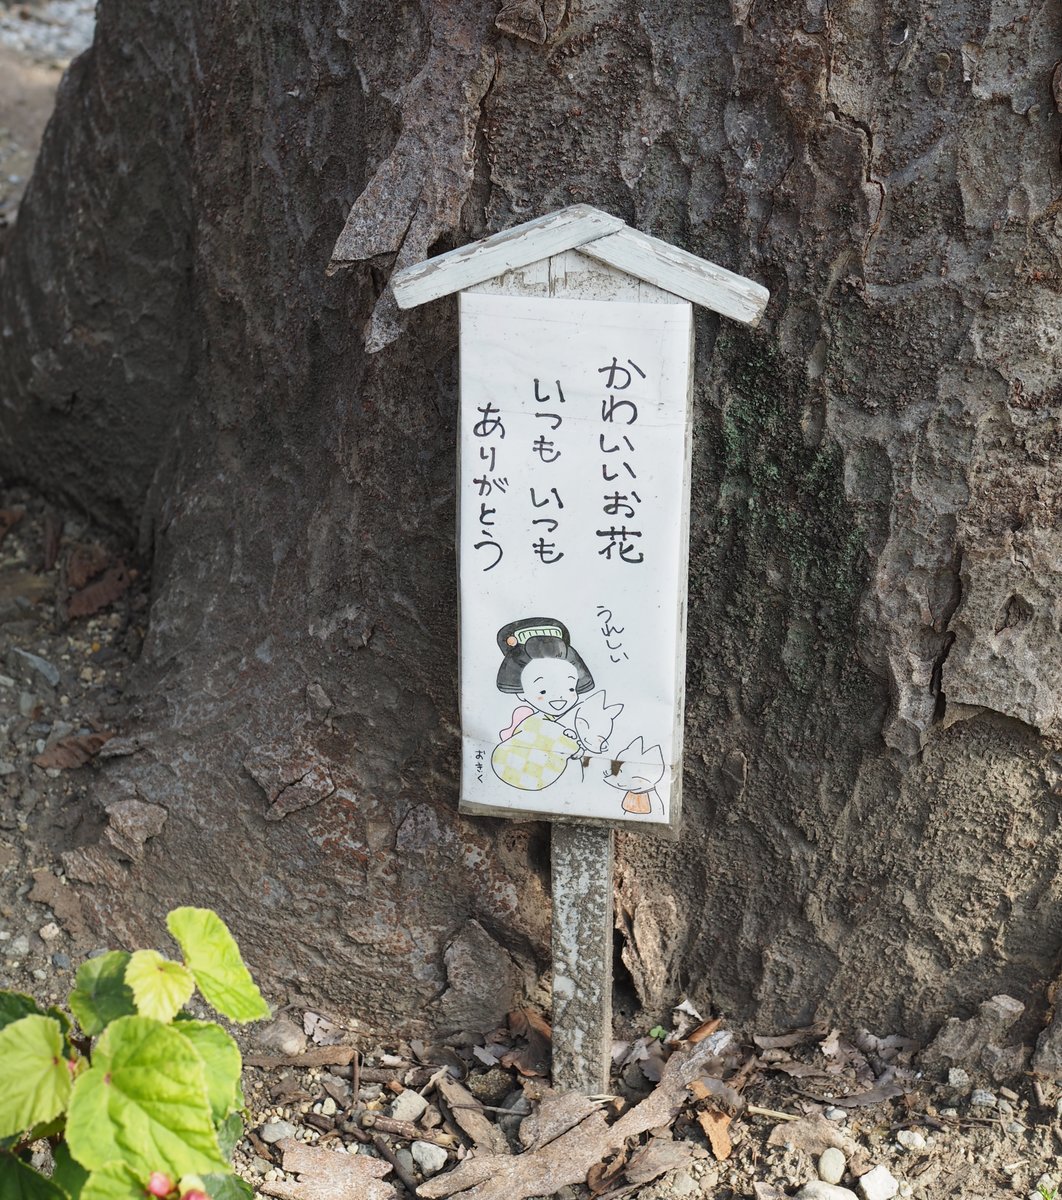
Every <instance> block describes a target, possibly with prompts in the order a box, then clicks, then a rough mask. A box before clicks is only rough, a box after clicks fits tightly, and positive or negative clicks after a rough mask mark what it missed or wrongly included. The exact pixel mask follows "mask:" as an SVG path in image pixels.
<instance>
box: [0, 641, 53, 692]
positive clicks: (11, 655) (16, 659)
mask: <svg viewBox="0 0 1062 1200" xmlns="http://www.w3.org/2000/svg"><path fill="white" fill-rule="evenodd" d="M7 664H8V666H9V667H12V668H13V669H14V670H19V669H21V670H22V671H24V672H25V671H34V672H36V674H38V675H39V676H40V677H41V678H42V679H43V680H44V682H45V683H47V684H48V686H49V687H53V688H54V687H58V686H59V669H58V667H54V666H53V665H52V664H51V663H50V662H48V660H47V659H45V658H41V656H40V655H39V654H33V653H31V652H30V651H29V650H23V649H22V648H21V647H20V646H12V647H11V649H10V650H8V652H7Z"/></svg>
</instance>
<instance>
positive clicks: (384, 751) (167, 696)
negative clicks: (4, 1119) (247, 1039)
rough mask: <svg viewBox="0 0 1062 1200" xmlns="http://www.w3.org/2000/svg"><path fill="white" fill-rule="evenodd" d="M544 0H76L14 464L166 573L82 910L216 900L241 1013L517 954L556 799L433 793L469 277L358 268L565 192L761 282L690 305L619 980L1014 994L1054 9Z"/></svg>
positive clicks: (387, 1002)
mask: <svg viewBox="0 0 1062 1200" xmlns="http://www.w3.org/2000/svg"><path fill="white" fill-rule="evenodd" d="M564 9H565V6H564V3H563V0H541V2H540V3H538V2H536V0H512V2H511V3H506V4H504V5H503V6H502V7H501V10H500V11H499V7H498V4H497V3H493V4H492V3H490V2H489V0H468V2H467V3H460V4H454V5H448V4H443V3H435V4H432V3H429V0H424V2H423V3H422V4H420V5H416V4H405V5H385V4H372V3H367V2H365V0H362V2H361V3H353V2H350V3H344V4H342V5H340V6H339V7H338V8H337V7H336V6H330V5H326V4H323V3H320V2H319V0H306V2H305V3H303V4H302V5H299V6H292V5H291V4H288V3H279V2H278V0H265V2H263V3H261V4H258V5H251V4H249V3H246V2H241V0H233V2H232V3H229V4H226V5H217V4H206V3H196V2H195V0H100V6H99V28H98V33H97V38H96V44H95V46H94V47H93V48H92V50H91V51H90V52H89V53H88V54H86V55H85V56H83V57H82V58H81V59H79V60H78V61H77V62H76V63H75V64H74V66H73V67H72V68H71V70H70V72H69V74H68V76H67V79H66V81H65V83H64V85H63V88H62V90H61V93H60V97H59V105H58V110H57V113H56V116H55V118H54V119H53V121H52V124H51V126H50V128H49V131H48V134H47V137H46V140H45V144H44V148H43V150H42V154H41V159H40V162H39V164H38V168H37V171H36V174H35V176H34V179H33V182H32V184H31V186H30V189H29V192H28V193H27V196H26V199H25V202H24V205H23V208H22V214H21V216H20V219H19V223H18V226H17V228H16V229H15V231H14V233H13V235H12V236H11V238H10V239H9V242H8V246H7V249H6V253H5V257H4V262H3V276H2V297H0V305H2V309H3V311H2V322H0V323H2V327H3V347H4V350H3V361H2V365H0V395H2V399H3V406H2V408H0V430H2V435H3V436H2V438H0V469H2V470H3V471H4V472H5V473H6V474H8V475H12V474H18V475H21V476H23V477H28V478H30V479H31V480H33V481H34V482H36V483H37V484H39V485H41V486H43V487H44V488H46V489H48V490H50V491H52V492H63V493H65V494H66V495H67V496H68V497H70V498H71V499H73V500H74V501H75V502H76V503H78V504H80V505H83V506H85V507H86V508H88V509H90V510H92V511H93V512H95V513H96V514H101V515H103V516H104V517H105V518H106V519H108V520H109V521H110V522H111V523H112V524H115V525H117V526H120V527H123V528H125V529H126V530H127V531H129V532H130V534H131V535H133V534H135V536H137V537H138V538H139V539H140V544H141V548H142V550H143V551H144V552H145V553H146V554H148V555H150V557H151V560H152V562H153V581H154V583H153V589H154V590H153V599H152V606H151V620H150V629H149V633H148V638H147V641H146V644H145V649H144V653H143V656H142V659H141V662H140V664H139V667H138V671H137V679H136V688H137V694H138V697H139V702H140V715H139V718H138V720H137V721H136V724H135V726H134V727H133V728H131V729H130V730H128V731H127V736H126V737H125V738H124V739H123V740H122V741H121V742H120V743H118V744H117V746H116V747H115V744H114V743H112V748H116V750H117V751H120V752H121V753H116V754H115V755H114V756H112V757H110V758H109V759H108V760H107V761H106V763H105V766H104V769H103V770H102V772H101V773H100V775H99V777H98V779H97V780H96V783H95V786H94V793H93V794H94V797H95V802H96V804H97V805H98V806H100V808H101V809H102V810H109V821H110V826H109V830H110V832H109V833H108V832H107V831H105V832H104V834H103V836H101V837H99V838H98V839H89V842H88V844H87V845H83V846H81V847H80V848H78V849H73V850H69V849H68V850H67V852H66V854H65V859H64V861H65V864H66V868H67V872H68V875H69V876H70V877H71V878H72V879H75V880H76V881H77V882H78V883H79V885H80V887H81V891H82V893H83V897H84V900H85V903H86V905H87V906H88V909H89V911H90V912H91V913H92V914H94V918H95V919H96V920H97V921H98V922H99V924H100V925H101V926H103V927H106V928H107V929H108V930H109V931H110V932H111V934H112V936H113V935H119V936H128V937H130V938H132V937H137V938H141V937H147V936H157V934H158V931H159V929H160V928H161V916H162V914H164V913H165V911H166V910H167V908H169V907H170V906H172V905H174V904H177V903H184V902H195V903H205V904H210V905H213V906H215V907H216V908H218V909H219V910H220V911H221V912H222V913H223V914H224V915H225V917H226V918H227V919H229V920H231V921H232V923H233V924H234V926H235V927H236V930H237V932H238V934H239V936H240V939H241V942H242V943H243V944H244V945H245V947H246V949H247V953H248V956H249V958H250V959H251V960H252V962H253V964H254V966H255V968H256V969H257V970H258V972H259V973H260V974H261V975H263V976H264V977H265V979H266V981H267V983H268V986H269V987H270V989H271V992H272V995H273V996H274V997H277V998H280V997H284V996H286V997H287V998H290V999H291V1000H293V1001H299V1000H313V1001H314V1002H319V1003H324V1004H327V1005H328V1006H329V1008H330V1009H332V1010H335V1011H339V1012H344V1013H347V1014H351V1015H353V1016H354V1017H356V1018H357V1019H359V1020H360V1021H362V1022H363V1023H364V1024H365V1026H366V1027H370V1028H377V1029H381V1028H388V1029H394V1028H396V1027H403V1028H406V1029H416V1028H419V1029H428V1028H432V1029H441V1030H455V1029H463V1028H475V1027H478V1026H485V1025H487V1024H489V1023H490V1022H491V1021H493V1020H496V1019H497V1018H498V1016H499V1015H500V1014H501V1013H502V1012H503V1011H504V1010H505V1008H506V1006H507V1005H509V1004H510V1003H512V1002H513V1000H514V999H515V998H516V997H518V996H519V995H520V994H521V993H522V992H524V991H525V990H526V989H529V988H533V987H534V986H535V984H536V981H537V979H538V977H539V976H540V975H541V974H542V973H543V972H544V971H546V970H547V969H548V965H549V945H548V931H549V911H548V910H549V897H548V887H549V879H548V869H549V861H548V846H549V839H548V836H547V831H546V830H545V828H544V827H543V826H542V825H539V824H534V823H523V824H521V823H505V822H501V821H490V820H470V819H463V818H459V817H458V816H457V766H458V762H457V754H458V729H457V717H456V711H457V709H456V686H455V681H456V663H457V652H456V645H455V634H456V611H455V606H456V585H455V568H454V550H453V541H454V529H453V524H454V458H455V404H456V394H455V392H456V340H457V330H456V306H455V305H454V304H453V302H452V301H441V302H438V303H436V304H434V305H431V306H428V307H426V308H424V309H420V310H417V311H416V312H414V313H413V314H412V315H410V316H406V317H400V316H399V314H398V313H397V311H396V310H395V309H394V307H393V304H392V303H391V302H390V300H389V299H388V294H387V293H386V292H385V291H384V287H385V284H386V282H387V279H388V276H389V274H390V272H391V271H392V270H393V269H394V267H395V266H396V264H397V265H399V266H401V265H405V264H406V263H408V262H413V261H417V260H418V259H420V258H423V257H426V256H427V255H429V254H431V253H435V252H438V251H440V250H443V249H447V248H449V247H451V246H454V245H458V244H461V243H463V242H465V241H467V240H469V239H470V238H473V237H478V236H481V235H483V234H485V233H488V232H491V231H494V230H497V229H501V228H504V227H506V226H508V225H511V224H514V223H517V222H519V221H522V220H526V219H528V218H529V217H532V216H535V215H538V214H540V213H544V212H547V211H549V210H551V209H554V208H559V207H563V206H564V205H567V204H571V203H575V202H582V201H585V202H589V203H591V204H594V205H597V206H598V207H601V208H604V209H607V210H609V211H611V212H614V213H616V214H617V215H619V216H621V217H623V218H624V219H625V220H627V221H628V222H630V223H631V224H632V225H634V226H635V227H637V228H640V229H644V230H646V231H648V232H651V233H653V234H656V235H657V236H660V237H663V238H666V239H668V240H670V241H673V242H676V243H677V244H679V245H681V246H684V247H686V248H687V249H689V250H691V251H693V252H694V253H696V254H699V255H702V256H704V257H706V258H709V259H711V260H713V261H715V262H718V263H720V264H722V265H724V266H726V267H728V268H730V269H732V270H736V271H739V272H741V273H742V274H744V275H748V276H750V277H752V278H754V279H757V280H759V281H761V282H763V283H765V284H766V285H767V286H768V287H769V288H770V289H771V291H772V295H773V299H772V303H771V306H770V308H769V310H768V314H767V318H766V319H765V321H764V323H763V325H762V326H761V328H760V329H759V330H758V331H757V332H755V333H754V334H749V333H746V332H743V331H739V330H737V329H736V328H735V327H733V326H731V325H728V324H726V323H725V322H721V321H720V320H719V319H717V318H716V317H714V316H712V315H710V314H704V313H701V314H700V315H699V317H698V328H697V350H698V360H697V377H696V378H697V387H696V412H695V446H694V466H693V493H694V513H693V529H692V548H691V579H690V597H689V666H688V713H687V732H686V746H687V757H686V774H685V787H684V793H685V805H684V809H685V818H684V829H683V832H682V835H681V837H680V839H679V841H678V842H677V843H676V844H669V843H664V842H660V841H658V840H654V839H651V838H645V837H642V836H638V835H634V834H629V835H625V836H623V837H621V838H620V845H619V862H618V867H617V880H618V925H619V938H620V948H621V952H622V958H623V961H624V963H625V964H626V969H627V971H629V974H630V977H631V981H632V983H633V986H634V988H635V989H636V992H637V997H638V999H639V1001H640V1002H641V1004H642V1005H643V1006H644V1007H645V1008H646V1009H647V1010H648V1011H649V1012H651V1013H652V1014H660V1013H662V1012H663V1011H664V1010H665V1009H666V1007H667V1006H668V1005H669V1004H671V1003H673V1002H675V1001H677V1000H679V999H681V997H682V995H683V994H684V993H688V994H690V995H691V997H692V998H693V999H694V1001H695V1002H697V1003H699V1004H702V1005H703V1004H707V1003H708V1002H709V998H710V999H711V1002H712V1003H714V1004H715V1005H717V1006H718V1007H719V1008H721V1009H722V1010H724V1011H725V1012H727V1013H728V1014H730V1015H732V1016H734V1017H737V1018H741V1019H748V1020H755V1021H757V1022H758V1023H759V1024H760V1025H761V1027H764V1026H780V1025H784V1024H788V1023H792V1022H799V1021H803V1020H805V1019H807V1018H809V1017H810V1016H811V1015H812V1014H813V1013H818V1014H821V1015H834V1016H840V1018H841V1019H843V1020H844V1021H845V1022H846V1023H848V1024H854V1023H857V1022H858V1023H864V1024H866V1025H868V1026H870V1027H871V1028H873V1029H876V1030H879V1031H888V1030H896V1029H901V1028H902V1029H906V1030H907V1031H908V1032H911V1033H914V1034H916V1035H917V1034H925V1033H926V1032H927V1031H928V1030H930V1029H931V1028H932V1027H933V1025H934V1024H935V1023H937V1022H939V1021H940V1020H941V1019H942V1018H943V1017H944V1016H946V1015H948V1014H951V1013H965V1012H967V1011H969V1010H970V1009H971V1008H972V1007H974V1006H975V1005H976V1002H978V1001H979V1000H981V999H983V998H984V997H986V996H989V995H991V994H993V993H995V992H999V991H1002V990H1006V991H1009V992H1010V993H1012V994H1013V995H1016V996H1017V997H1019V998H1020V999H1022V1000H1024V1001H1026V1002H1027V1003H1028V1004H1029V1014H1030V1017H1029V1019H1030V1022H1031V1023H1032V1022H1035V1020H1036V1019H1037V1018H1038V1017H1039V1016H1040V1015H1041V1014H1042V1012H1043V1008H1044V987H1045V983H1046V981H1047V980H1049V979H1051V978H1053V976H1054V973H1055V966H1056V957H1057V955H1058V951H1059V947H1060V945H1062V904H1060V903H1059V900H1060V896H1059V892H1060V886H1059V881H1058V879H1057V877H1056V863H1057V861H1058V858H1059V853H1060V851H1062V827H1060V825H1059V822H1058V820H1057V818H1056V809H1057V794H1059V791H1060V789H1062V765H1060V764H1062V759H1059V758H1056V757H1055V753H1056V751H1057V750H1058V737H1059V733H1060V730H1062V715H1060V706H1062V687H1060V685H1062V666H1060V664H1062V653H1060V650H1062V644H1060V643H1062V634H1060V619H1059V609H1058V600H1057V597H1058V594H1059V591H1060V590H1062V589H1060V583H1062V580H1060V574H1062V553H1060V551H1062V545H1060V533H1059V515H1058V514H1059V501H1060V492H1062V488H1060V485H1059V482H1058V477H1057V472H1052V471H1051V469H1050V462H1051V456H1052V455H1053V454H1057V453H1058V451H1059V448H1060V440H1059V439H1060V429H1059V410H1058V401H1057V396H1058V386H1059V378H1060V375H1062V364H1060V361H1059V355H1058V351H1057V339H1058V334H1057V330H1058V328H1059V326H1060V325H1062V289H1060V286H1059V285H1060V282H1062V277H1060V266H1059V263H1060V258H1059V246H1060V240H1059V232H1060V226H1059V221H1060V216H1059V207H1058V200H1057V197H1058V195H1059V183H1060V171H1059V117H1058V112H1057V110H1056V107H1055V99H1054V95H1053V93H1052V78H1051V72H1052V68H1053V65H1054V62H1055V58H1056V55H1057V46H1058V45H1059V42H1060V37H1062V17H1060V16H1059V14H1058V12H1057V11H1056V10H1055V9H1053V8H1052V7H1051V6H1047V5H1045V6H1041V7H1040V8H1038V9H1036V10H1035V11H1034V12H1032V13H1030V10H1029V9H1028V6H1027V5H1024V4H1021V3H1018V0H995V2H993V3H989V2H988V0H955V2H952V3H945V2H944V0H941V2H939V3H926V4H919V3H913V2H912V3H901V2H900V0H868V2H867V3H862V4H856V3H847V4H834V5H832V6H831V5H828V4H826V3H824V2H823V0H807V3H806V4H802V5H793V4H791V3H784V2H782V0H731V3H730V4H729V5H727V4H725V3H723V2H722V0H713V2H712V3H709V4H700V3H696V2H695V0H675V2H674V3H672V4H669V5H664V6H661V5H652V4H647V5H643V6H642V7H641V8H640V9H639V7H638V6H637V5H635V4H633V3H627V2H624V0H571V2H570V4H569V8H568V11H567V12H565V11H564ZM1055 95H1057V93H1055ZM352 206H353V208H352ZM351 210H352V211H351ZM348 213H350V220H349V222H348V224H347V228H346V231H345V233H344V236H343V238H342V239H341V242H340V245H339V248H338V252H337V256H338V258H339V259H341V260H345V261H346V262H348V263H350V264H351V265H349V266H348V267H347V268H346V269H333V272H332V273H331V274H330V275H329V274H327V273H326V272H327V268H328V267H329V263H330V258H331V253H332V248H333V244H334V243H335V241H336V238H337V235H338V234H339V232H340V230H341V229H342V228H343V226H344V221H345V220H346V218H347V216H348ZM122 801H125V803H124V804H121V802H122ZM119 804H121V807H119V808H116V807H115V806H116V805H119ZM119 824H120V826H121V828H120V829H118V825H119ZM61 849H62V847H57V851H58V850H61ZM1027 1028H1028V1027H1027Z"/></svg>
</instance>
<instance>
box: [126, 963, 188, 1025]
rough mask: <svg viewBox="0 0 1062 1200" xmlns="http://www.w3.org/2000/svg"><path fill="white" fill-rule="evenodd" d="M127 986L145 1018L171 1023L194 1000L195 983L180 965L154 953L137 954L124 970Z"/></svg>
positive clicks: (139, 1011) (186, 970)
mask: <svg viewBox="0 0 1062 1200" xmlns="http://www.w3.org/2000/svg"><path fill="white" fill-rule="evenodd" d="M125 982H126V983H127V984H129V986H130V987H131V988H132V989H133V1000H134V1002H135V1004H136V1009H137V1012H138V1013H140V1015H141V1016H142V1017H153V1018H154V1019H155V1020H156V1021H162V1022H164V1023H168V1022H170V1021H172V1020H173V1018H174V1017H175V1016H176V1015H177V1014H178V1012H180V1010H181V1009H182V1008H183V1007H184V1006H185V1005H186V1004H187V1003H188V1001H189V1000H190V999H191V998H192V993H193V992H194V991H195V980H194V979H193V978H192V974H191V972H190V971H189V970H188V969H187V968H186V967H182V966H181V964H180V963H175V962H171V961H170V960H169V959H168V958H163V956H162V955H161V954H159V953H158V952H157V951H155V950H138V951H137V952H136V953H135V954H134V955H133V956H132V958H130V960H129V962H128V964H127V965H126V968H125Z"/></svg>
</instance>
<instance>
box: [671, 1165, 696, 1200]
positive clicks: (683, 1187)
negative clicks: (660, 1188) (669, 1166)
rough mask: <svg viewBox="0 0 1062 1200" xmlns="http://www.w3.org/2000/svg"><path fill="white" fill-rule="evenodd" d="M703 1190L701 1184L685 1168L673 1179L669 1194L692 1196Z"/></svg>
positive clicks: (677, 1172) (676, 1173)
mask: <svg viewBox="0 0 1062 1200" xmlns="http://www.w3.org/2000/svg"><path fill="white" fill-rule="evenodd" d="M700 1190H701V1188H700V1184H698V1182H697V1180H696V1179H694V1178H693V1176H692V1175H691V1174H690V1173H689V1171H687V1170H686V1169H685V1168H683V1169H682V1170H680V1171H676V1172H675V1174H674V1175H673V1176H672V1178H671V1188H670V1192H669V1194H670V1195H672V1196H692V1195H693V1194H694V1193H695V1192H699V1191H700Z"/></svg>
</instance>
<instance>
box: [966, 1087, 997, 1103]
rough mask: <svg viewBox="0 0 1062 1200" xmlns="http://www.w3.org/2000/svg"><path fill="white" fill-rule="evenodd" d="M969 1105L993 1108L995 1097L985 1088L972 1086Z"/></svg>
mask: <svg viewBox="0 0 1062 1200" xmlns="http://www.w3.org/2000/svg"><path fill="white" fill-rule="evenodd" d="M970 1105H971V1107H973V1108H995V1107H996V1098H995V1096H994V1095H993V1094H992V1093H991V1092H990V1091H987V1090H986V1089H985V1088H974V1090H973V1092H972V1094H971V1096H970Z"/></svg>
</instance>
